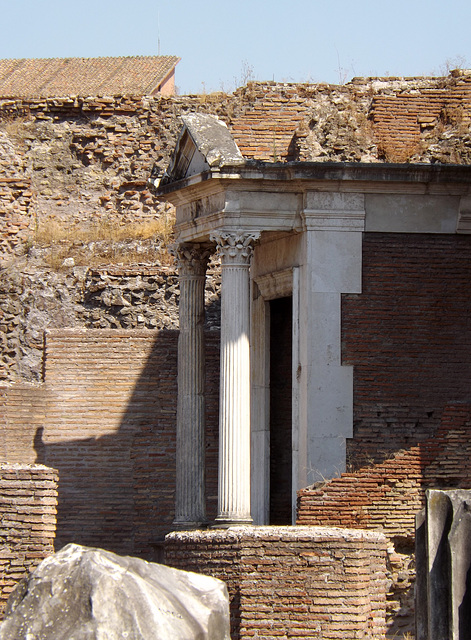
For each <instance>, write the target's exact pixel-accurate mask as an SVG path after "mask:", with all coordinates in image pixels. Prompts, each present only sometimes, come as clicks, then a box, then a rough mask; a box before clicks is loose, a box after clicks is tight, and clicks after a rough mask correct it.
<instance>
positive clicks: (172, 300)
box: [0, 263, 220, 383]
mask: <svg viewBox="0 0 471 640" xmlns="http://www.w3.org/2000/svg"><path fill="white" fill-rule="evenodd" d="M219 290H220V272H219V269H218V268H217V265H216V264H213V266H212V267H210V269H209V270H208V276H207V285H206V328H207V329H208V330H218V329H219V310H220V300H219ZM179 295H180V294H179V286H178V277H177V274H176V271H175V268H174V267H166V266H153V265H136V266H129V267H123V266H119V265H109V266H107V267H105V266H104V267H96V268H87V267H71V268H68V269H62V270H60V271H54V270H51V269H46V268H44V267H35V268H32V267H31V265H28V264H27V263H26V264H24V265H23V268H21V269H19V268H18V269H9V270H8V271H7V272H4V273H3V274H2V277H0V382H3V383H10V382H19V381H27V382H40V381H41V380H42V379H43V376H44V371H43V362H44V333H45V331H48V330H53V329H60V328H71V327H77V328H79V327H81V328H85V329H88V328H90V329H105V330H106V329H150V330H159V329H172V330H175V329H177V328H178V300H179Z"/></svg>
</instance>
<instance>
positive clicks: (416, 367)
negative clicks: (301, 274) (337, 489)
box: [342, 233, 471, 467]
mask: <svg viewBox="0 0 471 640" xmlns="http://www.w3.org/2000/svg"><path fill="white" fill-rule="evenodd" d="M470 275H471V237H470V236H459V235H425V234H383V233H367V234H365V235H364V239H363V278H362V293H361V294H346V295H344V296H343V297H342V346H343V352H342V358H343V364H348V365H353V367H354V436H353V439H352V440H351V441H350V442H349V444H348V456H349V462H351V463H352V464H353V465H354V466H356V467H358V466H362V465H364V464H368V463H371V462H379V461H381V460H383V459H385V458H387V457H388V456H389V455H391V454H393V453H394V452H396V451H398V450H400V449H403V448H408V447H410V446H413V445H414V444H417V443H418V442H419V441H421V440H425V439H427V438H429V437H431V436H432V435H433V434H434V433H435V431H436V430H437V428H438V425H439V424H440V419H441V414H442V411H443V409H444V407H445V406H446V405H447V404H448V403H449V402H456V401H463V402H467V401H470V400H471V396H470V380H471V336H470V332H469V318H470V317H471V295H470V294H471V291H470V282H471V278H470Z"/></svg>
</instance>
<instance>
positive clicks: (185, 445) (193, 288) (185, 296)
mask: <svg viewBox="0 0 471 640" xmlns="http://www.w3.org/2000/svg"><path fill="white" fill-rule="evenodd" d="M173 253H174V255H175V257H176V259H177V267H178V274H179V280H180V304H179V314H180V335H179V338H178V402H177V450H176V454H177V455H176V471H177V473H176V496H175V520H174V526H175V527H177V528H179V529H181V528H197V527H199V526H201V525H202V524H204V523H205V522H206V506H205V399H204V384H205V349H204V332H203V329H204V284H205V276H206V266H207V262H208V258H209V254H210V252H209V251H208V250H207V249H205V248H202V247H200V245H198V244H194V245H192V244H181V245H178V246H177V247H176V248H174V251H173Z"/></svg>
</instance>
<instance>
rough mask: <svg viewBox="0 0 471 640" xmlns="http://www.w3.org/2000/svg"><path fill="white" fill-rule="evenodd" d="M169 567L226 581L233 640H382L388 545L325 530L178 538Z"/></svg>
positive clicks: (173, 538)
mask: <svg viewBox="0 0 471 640" xmlns="http://www.w3.org/2000/svg"><path fill="white" fill-rule="evenodd" d="M165 557H166V562H167V564H169V565H171V566H174V567H177V568H179V569H185V570H190V571H196V572H198V573H204V574H206V575H211V576H214V577H216V578H220V579H222V580H224V581H225V582H226V584H227V586H228V589H229V596H230V602H231V638H232V640H245V639H248V638H278V637H279V638H294V637H296V638H322V639H323V640H330V639H332V640H333V639H334V638H342V639H348V638H359V637H361V638H365V639H367V638H370V639H373V638H374V639H377V638H381V637H383V634H384V631H385V600H386V580H385V573H386V540H385V538H384V537H383V536H382V535H381V534H377V533H373V532H370V533H367V532H364V531H363V532H358V531H357V532H354V531H347V530H340V529H327V528H323V527H234V528H231V529H229V530H226V531H221V530H213V531H194V532H175V533H171V534H169V536H167V538H166V540H165Z"/></svg>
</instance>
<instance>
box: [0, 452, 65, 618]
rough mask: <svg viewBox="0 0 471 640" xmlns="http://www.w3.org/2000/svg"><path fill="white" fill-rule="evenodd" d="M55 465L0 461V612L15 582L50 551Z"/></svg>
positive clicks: (54, 526) (56, 479) (54, 529)
mask: <svg viewBox="0 0 471 640" xmlns="http://www.w3.org/2000/svg"><path fill="white" fill-rule="evenodd" d="M58 481H59V477H58V473H57V471H56V470H55V469H50V468H48V467H45V466H42V465H26V464H0V576H1V577H0V616H1V615H3V611H4V608H5V603H6V600H7V599H8V596H9V595H10V593H11V592H12V591H13V589H14V588H15V586H16V585H17V584H18V582H19V581H20V580H21V579H22V578H23V577H25V576H26V575H27V574H28V573H29V572H30V571H32V570H33V569H34V568H35V567H36V566H37V565H38V564H39V563H40V562H41V560H43V559H44V558H46V557H47V556H49V555H51V554H52V553H54V536H55V531H56V509H57V485H58Z"/></svg>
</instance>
